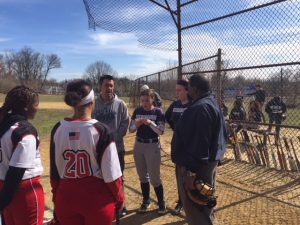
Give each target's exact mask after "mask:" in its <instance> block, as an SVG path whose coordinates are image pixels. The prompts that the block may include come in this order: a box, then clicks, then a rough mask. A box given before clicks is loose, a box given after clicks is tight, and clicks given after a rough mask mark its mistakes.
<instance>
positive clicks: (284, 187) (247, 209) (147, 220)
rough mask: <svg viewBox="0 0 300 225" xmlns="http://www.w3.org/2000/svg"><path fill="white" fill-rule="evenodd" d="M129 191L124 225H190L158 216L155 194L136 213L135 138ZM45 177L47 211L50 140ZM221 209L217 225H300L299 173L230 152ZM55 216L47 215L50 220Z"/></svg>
mask: <svg viewBox="0 0 300 225" xmlns="http://www.w3.org/2000/svg"><path fill="white" fill-rule="evenodd" d="M170 135H171V132H170V131H167V132H166V134H165V135H163V137H162V140H161V143H162V147H163V152H162V167H161V172H162V180H163V183H164V187H165V198H166V203H167V207H168V209H169V210H170V209H171V208H173V207H174V206H175V203H176V200H177V196H176V193H177V190H176V184H175V178H174V165H173V164H172V162H171V160H170V155H169V154H170V148H169V143H170ZM125 143H126V147H127V149H128V150H127V153H126V158H125V160H126V170H125V192H126V199H127V208H128V210H129V214H128V215H127V216H125V217H124V218H122V219H121V224H122V225H138V224H153V225H155V224H156V225H158V224H174V225H181V224H186V222H185V220H184V214H182V215H180V216H172V215H171V214H170V213H168V214H166V215H164V216H158V214H157V212H156V209H157V206H156V198H155V194H154V191H153V189H152V190H151V198H152V202H153V204H152V205H151V210H150V211H149V212H148V213H146V214H143V215H140V214H136V210H137V208H138V207H139V205H140V203H141V201H142V196H141V191H140V187H139V181H138V177H137V174H136V170H135V165H134V160H133V150H132V148H133V143H134V136H133V135H127V137H126V141H125ZM42 147H43V149H44V151H43V154H42V156H43V161H44V168H45V173H44V177H43V184H44V187H45V192H46V201H47V207H48V209H50V211H51V209H52V203H51V194H50V193H51V192H50V188H49V162H48V154H47V153H48V141H47V140H45V141H43V143H42ZM217 195H218V205H217V207H216V217H217V223H216V224H219V225H221V224H222V225H223V224H224V225H227V224H228V225H234V224H236V225H241V224H249V225H256V224H257V225H290V224H291V225H298V224H300V200H299V199H300V175H299V173H286V172H278V171H276V170H273V169H266V168H264V167H262V166H255V165H250V164H247V163H238V162H235V161H234V160H232V153H231V151H230V150H229V151H228V153H227V155H226V159H225V163H224V165H222V166H220V167H219V172H218V176H217ZM49 216H51V213H50V214H49V212H48V214H47V217H49Z"/></svg>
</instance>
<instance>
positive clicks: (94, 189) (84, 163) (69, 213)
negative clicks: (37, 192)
mask: <svg viewBox="0 0 300 225" xmlns="http://www.w3.org/2000/svg"><path fill="white" fill-rule="evenodd" d="M65 102H66V104H68V105H69V106H71V107H73V110H74V114H73V117H72V118H65V119H63V120H61V121H60V122H59V123H57V124H56V125H55V127H54V128H53V130H52V133H51V146H50V178H51V186H52V193H53V201H54V206H55V212H56V215H57V218H58V221H59V222H60V224H62V225H77V224H78V225H110V224H112V220H113V218H114V212H115V205H116V207H117V208H119V209H120V210H121V209H122V207H123V204H124V194H123V191H122V180H121V176H122V173H121V169H120V164H119V159H118V153H117V149H116V145H115V142H114V140H113V137H112V134H111V133H110V131H109V129H108V128H107V127H106V126H105V125H104V124H102V123H100V122H98V121H97V120H95V119H92V111H93V108H94V105H95V101H94V91H93V90H92V87H91V85H90V84H89V83H87V82H86V81H84V80H75V81H73V82H71V83H69V84H68V86H67V90H66V95H65Z"/></svg>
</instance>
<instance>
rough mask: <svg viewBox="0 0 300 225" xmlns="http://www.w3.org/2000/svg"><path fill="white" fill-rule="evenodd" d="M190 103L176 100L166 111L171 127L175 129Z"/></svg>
mask: <svg viewBox="0 0 300 225" xmlns="http://www.w3.org/2000/svg"><path fill="white" fill-rule="evenodd" d="M189 104H190V103H187V104H182V102H181V101H180V100H177V101H174V102H173V103H172V104H171V105H170V106H169V108H168V109H167V111H166V113H165V118H166V121H167V122H168V124H169V125H170V127H171V129H172V130H174V128H175V127H176V124H177V122H178V121H179V119H180V117H181V115H182V113H183V112H184V111H185V110H186V108H187V107H188V105H189Z"/></svg>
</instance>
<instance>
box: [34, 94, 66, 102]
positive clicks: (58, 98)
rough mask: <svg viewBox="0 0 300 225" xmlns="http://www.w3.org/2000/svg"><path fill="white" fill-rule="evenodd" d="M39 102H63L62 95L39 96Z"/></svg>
mask: <svg viewBox="0 0 300 225" xmlns="http://www.w3.org/2000/svg"><path fill="white" fill-rule="evenodd" d="M39 98H40V102H63V101H64V96H63V95H40V96H39Z"/></svg>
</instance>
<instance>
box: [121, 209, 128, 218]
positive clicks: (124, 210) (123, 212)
mask: <svg viewBox="0 0 300 225" xmlns="http://www.w3.org/2000/svg"><path fill="white" fill-rule="evenodd" d="M126 215H127V209H126V207H123V209H122V212H121V213H120V218H122V217H123V216H126Z"/></svg>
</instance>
